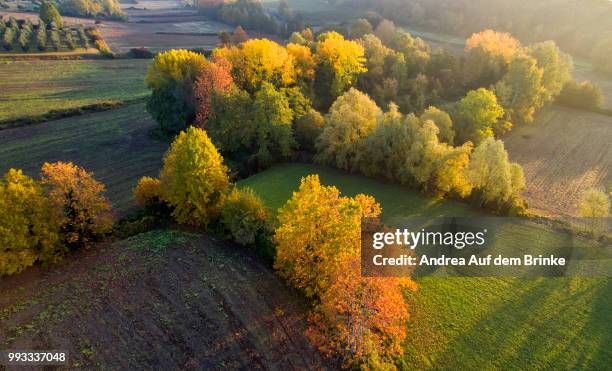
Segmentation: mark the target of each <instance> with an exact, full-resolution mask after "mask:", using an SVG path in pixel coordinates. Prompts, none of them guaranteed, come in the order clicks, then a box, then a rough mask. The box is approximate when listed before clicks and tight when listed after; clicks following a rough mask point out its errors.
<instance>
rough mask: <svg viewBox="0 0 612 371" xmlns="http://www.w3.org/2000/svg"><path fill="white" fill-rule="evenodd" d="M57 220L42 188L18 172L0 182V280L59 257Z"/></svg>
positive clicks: (7, 175) (14, 171) (9, 172)
mask: <svg viewBox="0 0 612 371" xmlns="http://www.w3.org/2000/svg"><path fill="white" fill-rule="evenodd" d="M56 217H57V215H56V213H55V212H54V210H53V207H52V206H51V204H50V202H49V201H48V199H47V198H46V197H45V195H44V192H43V188H42V187H41V186H40V184H38V183H37V182H36V181H34V180H33V179H32V178H30V177H28V176H26V175H24V174H23V173H22V172H21V170H15V169H10V170H9V171H8V172H7V173H6V174H5V175H4V177H3V178H2V179H0V276H2V275H9V274H15V273H19V272H21V271H22V270H24V269H25V268H27V267H29V266H31V265H33V264H34V263H35V262H36V261H51V260H54V259H55V258H56V257H58V256H59V254H60V252H61V250H60V244H59V235H58V229H59V225H58V223H57V219H56Z"/></svg>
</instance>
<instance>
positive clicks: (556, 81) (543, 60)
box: [527, 41, 573, 102]
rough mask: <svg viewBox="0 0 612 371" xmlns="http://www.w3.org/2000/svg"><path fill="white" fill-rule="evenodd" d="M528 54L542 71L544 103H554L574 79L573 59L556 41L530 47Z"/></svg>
mask: <svg viewBox="0 0 612 371" xmlns="http://www.w3.org/2000/svg"><path fill="white" fill-rule="evenodd" d="M527 53H528V54H529V55H530V56H531V57H532V58H534V59H535V60H536V62H537V66H538V68H540V69H542V80H541V83H542V97H541V99H542V100H543V101H544V102H550V101H552V100H553V99H554V98H555V97H556V96H557V95H559V93H561V90H562V89H563V85H565V83H566V82H567V81H569V80H571V78H572V69H573V60H572V57H571V56H570V55H568V54H566V53H563V52H562V51H561V50H559V48H558V47H557V45H556V44H555V42H554V41H546V42H542V43H537V44H533V45H530V46H529V47H528V48H527Z"/></svg>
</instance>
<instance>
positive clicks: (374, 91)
mask: <svg viewBox="0 0 612 371" xmlns="http://www.w3.org/2000/svg"><path fill="white" fill-rule="evenodd" d="M359 43H360V44H361V45H362V46H363V48H364V51H365V57H366V68H367V71H366V72H364V73H362V74H360V75H359V77H358V81H357V86H358V87H359V89H361V90H362V91H366V92H368V94H369V95H370V96H371V97H372V99H374V101H375V102H376V103H377V104H378V105H381V106H382V105H386V104H388V103H389V102H391V101H397V99H398V95H399V93H400V92H401V91H402V92H403V90H401V89H402V87H404V86H406V85H408V81H407V78H408V76H407V74H406V71H407V65H406V63H405V59H404V57H403V55H402V54H400V53H398V52H396V51H394V50H392V49H389V48H387V47H386V46H384V45H383V43H382V42H381V41H380V39H379V38H378V37H376V36H374V35H371V34H369V35H365V36H364V37H363V38H362V39H361V40H359Z"/></svg>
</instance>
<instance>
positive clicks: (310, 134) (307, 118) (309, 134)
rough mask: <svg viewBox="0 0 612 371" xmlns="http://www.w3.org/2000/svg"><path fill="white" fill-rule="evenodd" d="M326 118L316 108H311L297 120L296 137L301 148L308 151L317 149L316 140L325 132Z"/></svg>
mask: <svg viewBox="0 0 612 371" xmlns="http://www.w3.org/2000/svg"><path fill="white" fill-rule="evenodd" d="M324 126H325V118H324V117H323V116H322V115H321V114H320V113H319V112H317V111H316V110H314V109H310V111H308V113H306V114H305V115H303V116H301V117H300V118H299V119H297V120H296V121H295V125H294V132H295V138H296V140H297V142H298V143H299V145H300V148H301V149H303V150H306V151H310V152H314V151H315V142H316V140H317V138H318V137H319V135H321V133H322V132H323V127H324Z"/></svg>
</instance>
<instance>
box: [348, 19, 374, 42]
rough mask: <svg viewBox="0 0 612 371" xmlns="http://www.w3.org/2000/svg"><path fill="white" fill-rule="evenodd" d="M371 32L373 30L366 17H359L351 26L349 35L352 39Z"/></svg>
mask: <svg viewBox="0 0 612 371" xmlns="http://www.w3.org/2000/svg"><path fill="white" fill-rule="evenodd" d="M373 32H374V30H373V29H372V25H371V24H370V22H368V20H367V19H363V18H360V19H358V20H356V21H355V22H354V23H353V25H352V26H351V37H352V38H353V39H360V38H362V37H364V36H365V35H368V34H371V33H373Z"/></svg>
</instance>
